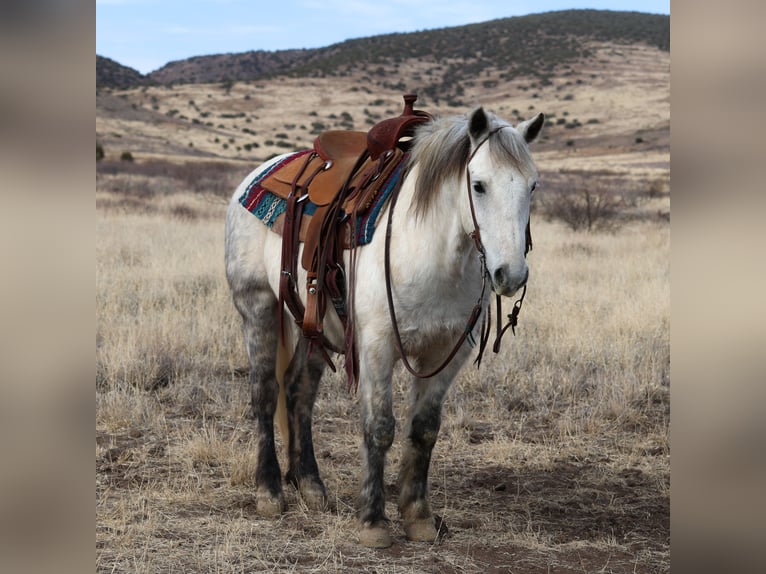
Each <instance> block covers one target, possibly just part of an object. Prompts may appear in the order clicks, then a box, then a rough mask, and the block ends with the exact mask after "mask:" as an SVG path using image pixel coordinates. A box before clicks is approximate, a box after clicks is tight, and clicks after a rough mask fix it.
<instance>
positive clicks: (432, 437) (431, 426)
mask: <svg viewBox="0 0 766 574" xmlns="http://www.w3.org/2000/svg"><path fill="white" fill-rule="evenodd" d="M439 427H441V412H440V410H439V409H434V410H431V411H429V412H423V413H418V414H416V415H415V416H413V417H412V422H411V424H410V433H409V437H408V438H409V439H410V441H411V442H412V444H413V446H416V447H418V448H420V449H427V450H431V449H433V447H434V445H435V444H436V438H437V436H438V435H439Z"/></svg>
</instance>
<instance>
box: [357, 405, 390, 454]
mask: <svg viewBox="0 0 766 574" xmlns="http://www.w3.org/2000/svg"><path fill="white" fill-rule="evenodd" d="M395 429H396V421H395V420H394V416H393V414H389V415H387V416H383V417H376V418H374V419H372V420H370V421H368V422H367V424H366V425H365V430H364V442H365V444H366V445H367V448H374V449H376V450H388V449H389V448H390V447H391V445H392V444H393V442H394V434H395Z"/></svg>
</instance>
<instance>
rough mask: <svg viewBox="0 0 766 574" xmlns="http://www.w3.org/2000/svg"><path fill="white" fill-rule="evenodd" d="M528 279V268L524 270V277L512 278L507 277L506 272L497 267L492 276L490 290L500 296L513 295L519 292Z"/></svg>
mask: <svg viewBox="0 0 766 574" xmlns="http://www.w3.org/2000/svg"><path fill="white" fill-rule="evenodd" d="M528 279H529V269H526V270H525V271H524V277H522V278H520V280H519V279H514V278H512V277H509V276H508V274H507V273H505V272H503V271H501V270H500V269H498V270H497V271H495V273H494V274H493V276H492V291H494V292H495V293H497V294H498V295H500V296H502V297H513V296H514V295H515V294H516V293H518V292H519V290H520V289H522V288H523V287H524V286H525V285H526V284H527V280H528Z"/></svg>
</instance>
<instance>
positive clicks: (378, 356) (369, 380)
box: [359, 345, 395, 548]
mask: <svg viewBox="0 0 766 574" xmlns="http://www.w3.org/2000/svg"><path fill="white" fill-rule="evenodd" d="M360 349H361V353H360V377H359V378H360V395H361V397H360V398H361V412H362V428H363V432H364V443H363V449H362V450H363V458H364V460H363V472H364V478H363V481H362V490H361V494H360V500H359V520H360V522H361V529H360V532H359V542H360V543H361V544H363V545H364V546H370V547H373V548H387V547H389V546H391V544H392V543H393V541H392V539H391V531H390V525H389V522H388V519H387V518H386V509H385V506H386V492H385V485H384V482H383V470H384V467H385V461H386V453H387V452H388V449H389V448H390V447H391V444H392V443H393V441H394V430H395V421H394V413H393V408H392V404H391V373H392V367H393V365H392V362H391V358H390V356H389V354H388V353H385V352H380V353H378V352H376V351H375V350H373V349H366V348H365V346H363V345H360Z"/></svg>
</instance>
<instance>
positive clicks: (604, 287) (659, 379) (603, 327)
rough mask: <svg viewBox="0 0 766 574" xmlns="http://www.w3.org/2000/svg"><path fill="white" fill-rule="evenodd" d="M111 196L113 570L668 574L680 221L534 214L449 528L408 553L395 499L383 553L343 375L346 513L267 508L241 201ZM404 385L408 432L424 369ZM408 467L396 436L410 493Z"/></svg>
mask: <svg viewBox="0 0 766 574" xmlns="http://www.w3.org/2000/svg"><path fill="white" fill-rule="evenodd" d="M96 200H97V237H98V242H97V252H96V258H97V274H96V283H97V301H96V305H97V343H96V344H97V348H96V360H97V365H98V371H97V372H98V375H97V377H98V378H97V390H96V470H97V473H96V496H97V514H96V567H97V570H98V571H99V572H127V571H130V572H190V571H194V572H196V571H206V572H207V571H215V572H253V571H268V572H324V571H366V572H376V571H377V572H381V571H385V572H437V571H438V572H583V571H587V572H596V571H597V572H634V571H635V572H666V571H668V570H669V475H670V469H669V451H670V446H669V433H668V430H669V364H670V358H669V316H670V309H669V307H670V302H669V283H670V277H669V227H668V226H667V224H666V223H663V222H661V221H638V220H637V221H633V222H629V223H627V224H626V225H624V226H623V227H622V228H621V229H620V230H619V232H617V233H615V234H610V235H599V234H579V233H573V232H571V231H569V230H567V229H566V228H565V227H564V226H563V225H561V224H556V223H548V222H543V221H539V218H538V220H536V221H535V222H534V223H533V233H534V240H535V249H534V250H533V251H532V253H531V254H530V265H531V269H532V278H531V282H530V288H529V291H528V295H527V298H526V300H525V303H524V309H523V311H522V314H521V318H520V325H519V328H518V329H517V331H518V335H517V336H516V337H515V338H514V337H512V336H510V334H509V335H508V336H507V338H506V340H505V342H504V345H503V349H502V351H501V354H500V355H499V356H497V357H491V358H490V359H488V360H487V359H485V363H484V365H482V368H481V369H480V370H478V371H477V370H475V369H473V368H470V367H469V368H467V369H466V370H465V371H464V372H463V374H462V376H461V377H460V378H459V380H458V381H457V382H456V384H455V385H454V387H453V388H452V390H451V392H450V394H449V397H448V399H447V401H446V403H445V407H444V424H443V429H442V433H441V435H440V440H439V442H438V443H437V447H436V450H435V453H434V459H433V464H432V471H431V478H432V493H431V498H432V503H433V506H434V510H435V512H436V513H437V514H439V515H440V516H442V517H443V518H444V520H445V522H446V524H447V526H448V528H449V534H448V535H447V537H446V538H445V539H444V540H443V541H442V542H441V543H439V544H436V545H434V546H428V545H418V544H413V543H408V542H406V541H405V540H404V538H403V534H402V533H401V532H400V531H399V529H398V522H397V520H396V516H397V514H396V509H395V504H393V503H390V505H389V516H390V517H392V518H394V529H395V537H396V538H395V540H396V542H395V544H394V546H393V547H392V548H391V549H388V550H385V551H373V550H369V549H365V548H361V547H359V546H358V545H357V544H356V543H355V535H354V533H355V519H354V501H355V496H356V490H357V487H358V482H359V473H360V463H359V452H358V451H359V441H360V436H359V433H358V424H357V405H356V399H355V397H354V396H351V395H349V394H348V393H347V392H346V390H345V386H344V384H343V381H342V380H341V379H340V378H339V377H336V376H328V377H326V379H325V380H324V381H323V383H322V385H321V391H320V396H319V398H318V401H317V406H316V432H315V441H316V449H317V455H318V460H319V465H320V470H321V472H322V473H323V476H324V478H325V482H326V484H327V486H328V490H329V492H330V496H331V498H332V501H333V504H334V507H335V510H334V511H333V512H328V513H314V512H309V511H307V510H306V509H305V507H304V506H302V504H301V503H300V501H299V500H298V498H297V496H296V494H295V492H294V490H293V489H290V488H288V489H287V496H288V500H289V504H290V510H289V511H288V512H287V513H286V514H284V515H283V516H282V517H281V518H280V519H278V520H266V519H262V518H260V517H258V516H257V515H256V514H255V512H254V508H255V505H254V500H253V469H254V464H255V459H254V436H253V430H252V422H251V421H250V419H249V413H248V409H249V405H248V400H249V389H248V388H247V381H246V376H245V373H246V367H247V364H246V358H245V354H244V349H243V346H242V341H241V333H240V323H239V318H238V317H237V316H236V314H235V311H234V309H233V307H232V305H231V302H230V298H229V294H228V290H227V287H226V282H225V278H224V272H223V214H224V210H225V203H224V201H222V200H221V199H216V198H212V197H210V196H207V195H201V194H198V193H197V194H170V195H161V194H157V195H151V196H138V197H137V196H130V195H124V194H115V193H113V192H104V191H98V192H97V196H96ZM121 202H122V203H121ZM178 213H194V214H195V216H194V217H181V216H179V215H178ZM395 385H396V398H397V403H396V404H397V416H398V420H399V424H401V421H402V420H403V405H404V398H405V397H406V382H405V379H404V377H403V376H397V378H396V382H395ZM399 430H400V429H399ZM399 457H400V447H399V444H398V442H396V443H395V445H394V447H393V448H392V450H391V454H390V458H389V462H390V464H389V466H388V469H387V474H386V483H387V484H388V485H389V491H390V494H391V495H392V496H391V498H390V500H392V501H393V500H394V499H395V497H394V496H393V495H395V492H396V487H395V484H394V483H395V476H396V465H397V463H398V460H399Z"/></svg>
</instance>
